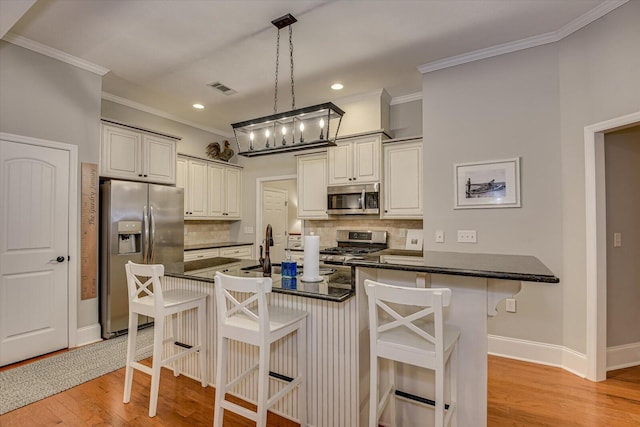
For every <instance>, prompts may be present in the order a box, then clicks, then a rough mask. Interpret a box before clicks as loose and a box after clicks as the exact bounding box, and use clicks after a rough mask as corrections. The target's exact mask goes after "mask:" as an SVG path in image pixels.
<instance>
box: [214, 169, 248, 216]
mask: <svg viewBox="0 0 640 427" xmlns="http://www.w3.org/2000/svg"><path fill="white" fill-rule="evenodd" d="M241 190H242V170H241V169H239V168H237V167H233V166H226V165H222V164H219V163H209V164H208V199H209V207H208V210H207V216H209V217H212V218H217V219H227V220H236V219H240V217H241V215H242V211H241V206H242V203H241V198H240V192H241Z"/></svg>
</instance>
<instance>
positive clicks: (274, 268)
mask: <svg viewBox="0 0 640 427" xmlns="http://www.w3.org/2000/svg"><path fill="white" fill-rule="evenodd" d="M240 270H242V271H246V272H253V271H262V266H261V265H260V264H258V265H250V266H248V267H242V268H241V269H240ZM298 271H301V268H300V267H298ZM271 273H272V274H280V273H282V267H281V266H280V264H273V265H272V266H271Z"/></svg>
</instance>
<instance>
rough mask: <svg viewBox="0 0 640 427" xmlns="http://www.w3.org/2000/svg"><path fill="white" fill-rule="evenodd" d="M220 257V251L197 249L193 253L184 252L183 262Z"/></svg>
mask: <svg viewBox="0 0 640 427" xmlns="http://www.w3.org/2000/svg"><path fill="white" fill-rule="evenodd" d="M219 256H220V249H197V250H193V251H184V260H185V262H186V261H196V260H200V259H209V258H217V257H219Z"/></svg>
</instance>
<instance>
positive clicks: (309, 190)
mask: <svg viewBox="0 0 640 427" xmlns="http://www.w3.org/2000/svg"><path fill="white" fill-rule="evenodd" d="M298 217H300V218H306V219H327V218H328V215H327V155H326V154H325V153H321V154H310V155H306V156H300V157H298Z"/></svg>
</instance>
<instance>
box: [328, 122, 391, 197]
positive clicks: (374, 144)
mask: <svg viewBox="0 0 640 427" xmlns="http://www.w3.org/2000/svg"><path fill="white" fill-rule="evenodd" d="M381 141H382V135H381V134H376V135H368V136H359V137H354V138H349V139H344V140H342V141H340V142H338V145H337V146H336V147H329V148H328V149H327V155H328V164H329V185H345V184H354V183H355V184H364V183H370V182H379V181H380V160H381V156H380V151H381V149H380V145H381Z"/></svg>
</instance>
